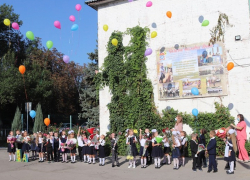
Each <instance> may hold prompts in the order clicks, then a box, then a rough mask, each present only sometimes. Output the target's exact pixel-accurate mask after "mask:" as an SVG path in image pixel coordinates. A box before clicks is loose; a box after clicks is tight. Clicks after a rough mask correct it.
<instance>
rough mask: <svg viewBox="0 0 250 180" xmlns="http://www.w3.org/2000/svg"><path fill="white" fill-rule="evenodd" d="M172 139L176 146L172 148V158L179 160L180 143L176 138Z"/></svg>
mask: <svg viewBox="0 0 250 180" xmlns="http://www.w3.org/2000/svg"><path fill="white" fill-rule="evenodd" d="M174 139H175V143H176V144H175V147H174V149H173V151H172V157H173V158H179V157H180V156H181V152H180V146H181V144H180V141H179V138H178V137H175V138H174Z"/></svg>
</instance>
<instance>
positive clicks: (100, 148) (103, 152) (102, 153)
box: [99, 145, 105, 158]
mask: <svg viewBox="0 0 250 180" xmlns="http://www.w3.org/2000/svg"><path fill="white" fill-rule="evenodd" d="M104 147H105V146H101V145H100V146H99V158H105V148H104Z"/></svg>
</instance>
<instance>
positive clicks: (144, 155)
mask: <svg viewBox="0 0 250 180" xmlns="http://www.w3.org/2000/svg"><path fill="white" fill-rule="evenodd" d="M141 132H142V130H141V129H140V145H141V147H140V153H139V155H140V156H141V168H146V167H147V157H148V149H147V148H148V145H147V144H146V143H147V139H146V136H147V135H146V134H145V135H142V134H141Z"/></svg>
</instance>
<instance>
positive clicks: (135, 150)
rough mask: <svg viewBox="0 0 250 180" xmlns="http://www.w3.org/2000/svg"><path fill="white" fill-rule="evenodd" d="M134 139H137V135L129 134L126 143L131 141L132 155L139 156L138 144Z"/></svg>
mask: <svg viewBox="0 0 250 180" xmlns="http://www.w3.org/2000/svg"><path fill="white" fill-rule="evenodd" d="M133 141H137V139H136V137H135V136H128V137H127V139H126V144H127V143H128V142H129V144H130V147H131V155H132V156H134V157H135V156H137V154H138V151H137V148H136V144H135V142H133Z"/></svg>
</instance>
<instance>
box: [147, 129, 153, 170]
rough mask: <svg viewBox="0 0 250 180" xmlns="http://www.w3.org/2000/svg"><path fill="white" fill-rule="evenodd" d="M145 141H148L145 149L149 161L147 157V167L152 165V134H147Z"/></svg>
mask: <svg viewBox="0 0 250 180" xmlns="http://www.w3.org/2000/svg"><path fill="white" fill-rule="evenodd" d="M147 139H148V140H149V144H148V148H147V151H148V156H149V160H148V156H147V165H149V164H151V163H152V134H151V133H147Z"/></svg>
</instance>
